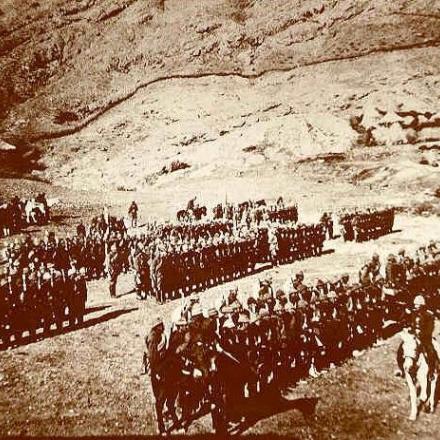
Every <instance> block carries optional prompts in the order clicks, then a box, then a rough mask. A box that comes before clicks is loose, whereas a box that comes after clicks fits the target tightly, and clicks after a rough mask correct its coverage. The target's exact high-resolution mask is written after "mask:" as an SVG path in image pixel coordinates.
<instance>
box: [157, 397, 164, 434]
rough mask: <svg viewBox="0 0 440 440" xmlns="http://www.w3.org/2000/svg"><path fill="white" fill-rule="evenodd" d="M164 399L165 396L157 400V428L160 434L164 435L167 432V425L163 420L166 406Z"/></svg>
mask: <svg viewBox="0 0 440 440" xmlns="http://www.w3.org/2000/svg"><path fill="white" fill-rule="evenodd" d="M164 403H165V401H164V398H163V396H160V397H158V398H156V403H155V406H156V417H157V427H158V429H159V434H162V433H164V432H165V423H164V420H163V406H164Z"/></svg>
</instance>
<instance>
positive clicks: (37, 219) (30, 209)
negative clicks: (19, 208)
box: [24, 199, 46, 225]
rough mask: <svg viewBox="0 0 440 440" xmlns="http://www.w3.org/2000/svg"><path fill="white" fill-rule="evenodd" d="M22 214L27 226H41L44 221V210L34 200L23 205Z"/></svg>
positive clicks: (42, 206)
mask: <svg viewBox="0 0 440 440" xmlns="http://www.w3.org/2000/svg"><path fill="white" fill-rule="evenodd" d="M24 212H25V215H26V223H27V224H29V225H30V224H36V225H38V224H41V223H43V222H45V220H46V208H45V206H44V204H43V203H39V202H37V201H36V200H35V199H30V200H27V201H26V202H25V204H24Z"/></svg>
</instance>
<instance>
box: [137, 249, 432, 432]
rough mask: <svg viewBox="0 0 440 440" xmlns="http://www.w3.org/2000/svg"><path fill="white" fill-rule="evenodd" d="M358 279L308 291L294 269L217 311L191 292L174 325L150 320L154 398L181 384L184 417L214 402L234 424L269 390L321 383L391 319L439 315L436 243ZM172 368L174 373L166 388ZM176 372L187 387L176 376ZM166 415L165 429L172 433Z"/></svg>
mask: <svg viewBox="0 0 440 440" xmlns="http://www.w3.org/2000/svg"><path fill="white" fill-rule="evenodd" d="M356 278H357V277H356ZM353 281H354V282H353ZM353 281H350V277H349V275H348V274H342V275H341V276H338V277H335V278H334V279H331V280H328V279H321V280H316V281H315V283H314V284H313V285H307V284H305V283H304V274H303V272H298V273H297V274H296V275H295V276H294V277H292V278H291V279H289V280H288V281H287V282H286V284H285V286H284V287H283V289H277V290H274V288H273V287H272V282H271V280H270V279H266V280H264V281H262V282H260V285H259V288H258V289H257V290H256V294H253V293H251V295H248V294H244V295H240V293H239V292H238V290H237V289H236V288H234V289H231V290H230V292H229V294H228V295H227V296H226V297H224V298H223V300H222V302H221V303H219V304H218V305H217V307H209V306H208V305H203V301H202V300H201V298H200V297H199V296H198V295H197V294H192V295H191V296H190V297H189V298H187V299H186V301H185V302H183V303H182V304H181V305H180V306H179V307H178V308H177V309H176V310H175V311H174V312H173V313H172V314H171V316H170V319H169V320H168V321H166V322H164V321H163V320H162V319H161V318H160V317H157V318H155V319H154V320H153V324H152V327H151V330H150V333H149V334H148V335H147V337H146V340H145V343H146V350H145V354H144V367H145V371H144V373H150V377H151V381H152V385H153V391H155V390H157V389H160V388H162V389H163V387H166V386H171V387H174V389H176V387H180V388H179V389H178V390H175V393H176V394H177V393H179V399H178V400H177V401H178V402H179V405H181V406H182V408H181V413H182V414H186V416H185V417H187V418H189V419H190V416H191V413H192V412H195V410H196V409H197V408H200V406H201V403H203V402H207V403H208V402H209V404H212V403H213V402H214V406H217V407H218V408H219V407H221V411H220V412H221V413H222V417H224V420H226V421H227V420H230V418H229V415H228V408H237V407H242V408H243V404H244V403H245V402H246V399H249V398H252V397H254V396H256V395H258V394H259V393H262V392H264V391H265V390H266V389H267V388H268V387H270V386H272V385H278V386H279V385H281V386H283V385H287V384H292V383H294V382H296V381H298V380H300V379H303V378H305V377H307V376H312V377H316V376H317V375H318V374H319V373H320V372H321V371H322V370H324V369H327V368H329V367H332V366H336V365H339V364H341V363H342V362H343V361H344V360H346V359H347V358H350V357H351V356H352V355H353V353H354V352H355V350H363V349H365V348H367V347H369V346H372V345H373V344H374V343H376V342H377V341H380V340H381V339H382V338H385V337H387V331H388V330H387V327H386V325H385V324H386V323H387V321H390V322H391V321H392V322H393V323H394V324H395V325H396V327H395V329H394V331H397V330H400V329H401V328H402V326H404V325H405V323H407V322H410V320H411V314H412V311H411V308H412V305H413V303H414V304H417V305H418V306H420V305H421V304H424V305H426V307H427V308H428V309H431V310H437V309H439V306H440V301H439V300H440V295H439V293H440V241H437V242H434V241H431V242H430V243H429V245H427V246H422V247H420V248H419V249H418V250H417V252H416V253H415V255H414V256H413V257H410V256H408V255H406V252H405V250H403V249H402V250H400V251H399V253H398V255H397V256H395V255H392V254H390V255H389V256H388V258H387V262H386V265H385V270H383V268H381V262H380V258H379V255H377V254H374V255H373V256H372V258H371V259H369V260H368V261H366V262H365V264H364V265H363V266H362V267H361V269H360V270H359V273H358V279H355V280H353ZM387 324H388V323H387ZM388 336H389V334H388ZM164 340H165V341H167V342H166V343H165V344H164ZM215 356H223V358H224V360H225V361H229V363H230V365H229V367H228V366H227V362H226V363H225V362H223V363H218V364H217V366H216V367H215V368H212V362H211V360H212V359H213V358H215ZM167 365H172V368H173V372H174V373H173V375H172V377H173V380H172V383H168V384H167V380H169V379H168V378H169V373H168V372H167V367H166V366H167ZM234 365H235V367H236V368H233V367H234ZM231 367H232V368H231ZM179 369H180V371H181V374H182V375H183V377H184V376H185V375H186V379H185V380H179V378H178V373H177V376H176V373H175V371H176V370H177V371H179ZM220 388H221V389H222V392H221V393H220V392H219V391H218V390H219V389H220ZM220 395H222V396H224V397H223V399H224V400H222V401H220V398H219V396H220ZM194 400H195V401H194ZM185 406H187V408H185ZM161 412H162V409H159V412H158V424H159V431H160V432H164V431H165V430H168V429H169V427H167V426H166V425H167V423H166V422H167V421H166V420H164V419H163V418H162V417H160V414H161ZM168 415H169V416H170V418H171V419H172V420H171V421H172V422H174V424H171V427H174V428H176V427H179V426H178V425H180V426H183V427H185V422H186V421H185V420H181V421H179V423H177V422H176V416H175V409H171V408H168ZM213 420H214V419H213Z"/></svg>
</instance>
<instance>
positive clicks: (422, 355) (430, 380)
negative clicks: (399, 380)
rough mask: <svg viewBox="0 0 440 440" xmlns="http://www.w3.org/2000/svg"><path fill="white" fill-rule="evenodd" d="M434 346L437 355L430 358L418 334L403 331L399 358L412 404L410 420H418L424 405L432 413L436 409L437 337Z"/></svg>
mask: <svg viewBox="0 0 440 440" xmlns="http://www.w3.org/2000/svg"><path fill="white" fill-rule="evenodd" d="M433 346H434V349H435V352H436V356H435V359H429V357H428V355H427V353H426V351H425V350H424V349H423V346H422V344H421V342H420V340H419V339H418V337H417V335H415V334H412V333H410V332H408V331H407V330H404V331H403V332H402V345H401V348H400V350H399V352H398V358H400V362H399V364H400V365H401V367H403V374H404V376H405V379H406V383H407V385H408V390H409V400H410V405H411V409H410V415H409V420H413V421H414V420H416V419H417V415H418V413H419V410H420V409H421V408H422V407H425V409H426V410H427V412H429V413H431V414H432V413H433V412H434V409H435V404H436V402H435V394H436V388H437V380H438V376H439V373H440V364H439V357H438V356H439V353H440V345H439V343H438V342H437V341H436V340H435V339H433ZM431 357H432V356H431ZM398 360H399V359H398Z"/></svg>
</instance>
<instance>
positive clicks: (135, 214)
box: [128, 200, 139, 228]
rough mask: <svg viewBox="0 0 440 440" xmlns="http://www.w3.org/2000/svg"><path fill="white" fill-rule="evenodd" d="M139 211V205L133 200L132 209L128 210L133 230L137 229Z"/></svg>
mask: <svg viewBox="0 0 440 440" xmlns="http://www.w3.org/2000/svg"><path fill="white" fill-rule="evenodd" d="M138 210H139V208H138V205H137V204H136V202H135V201H134V200H133V201H132V202H131V205H130V207H129V208H128V215H129V216H130V219H131V227H132V228H136V227H137V219H138Z"/></svg>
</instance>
